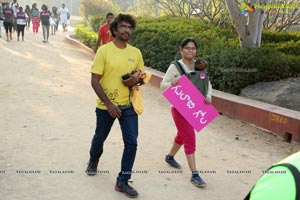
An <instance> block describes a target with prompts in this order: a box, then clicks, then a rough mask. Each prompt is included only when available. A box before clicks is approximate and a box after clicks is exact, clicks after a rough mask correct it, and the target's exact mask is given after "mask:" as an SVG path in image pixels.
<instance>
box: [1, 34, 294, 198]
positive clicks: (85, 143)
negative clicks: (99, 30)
mask: <svg viewBox="0 0 300 200" xmlns="http://www.w3.org/2000/svg"><path fill="white" fill-rule="evenodd" d="M67 34H70V32H68V33H62V31H61V30H59V32H58V33H57V35H55V36H51V37H50V39H49V43H48V44H44V43H42V36H41V33H39V35H33V34H32V32H31V31H26V35H25V41H24V42H17V41H16V40H15V38H16V37H15V36H14V40H13V41H11V42H9V43H7V42H6V41H5V40H3V38H2V39H0V49H1V54H0V62H1V64H0V71H1V79H0V113H1V115H0V196H1V200H12V199H13V200H48V199H49V200H71V199H72V200H86V199H91V200H99V199H103V200H119V199H127V198H126V197H124V195H122V194H120V193H118V192H115V191H114V184H115V177H116V174H117V173H118V171H119V167H120V156H121V152H122V140H121V136H120V128H119V125H118V123H115V124H114V127H113V129H112V132H111V134H110V136H109V138H108V140H107V142H106V145H105V151H104V155H103V157H102V159H101V162H100V164H99V170H100V171H99V174H98V175H97V176H95V177H89V176H86V175H85V173H84V171H85V168H86V162H87V160H88V150H89V146H90V141H91V138H92V136H93V131H94V128H95V114H94V109H95V107H94V106H95V98H96V96H95V94H94V92H93V90H92V89H91V87H90V74H89V70H90V67H91V64H92V60H93V54H91V53H90V52H88V51H87V50H86V49H84V48H81V47H79V46H74V45H72V44H70V43H68V42H66V35H67ZM142 92H143V97H144V104H145V112H144V114H143V115H142V116H141V117H140V136H139V146H138V154H137V158H136V163H135V166H134V172H135V174H134V175H133V177H132V181H133V185H134V187H135V188H136V189H137V190H138V191H139V193H140V196H139V199H143V200H150V199H151V200H152V199H155V200H156V199H157V200H169V199H186V200H192V199H206V200H220V199H222V200H235V199H242V198H243V197H244V196H245V195H246V193H247V192H248V191H249V189H250V188H251V187H252V185H253V184H254V182H255V181H256V180H257V178H258V177H259V176H261V174H262V170H264V169H266V168H268V167H269V166H270V165H272V164H273V163H275V162H277V161H279V160H281V159H283V158H284V157H286V156H288V155H289V154H292V153H294V152H297V151H299V149H300V145H299V144H288V143H285V142H282V141H281V140H280V139H278V138H276V137H275V136H273V135H271V134H268V133H266V132H264V131H262V130H259V129H257V128H255V127H252V126H250V125H248V124H245V123H241V122H239V121H236V120H234V119H230V118H228V117H226V116H220V117H219V118H217V119H216V120H215V121H214V122H212V124H210V125H209V126H208V127H207V128H205V129H204V130H203V131H202V132H201V133H199V134H197V147H198V149H197V152H196V158H197V165H198V167H199V170H201V171H202V172H203V174H202V176H203V178H204V180H205V181H206V182H207V184H208V185H207V187H206V188H205V189H198V188H195V187H194V186H193V185H192V184H190V182H189V177H190V172H189V170H188V166H187V162H186V160H185V156H184V154H183V151H182V150H181V151H180V152H179V154H178V156H177V160H178V161H179V162H180V163H181V164H182V166H183V168H182V171H179V172H181V173H179V172H178V171H174V170H173V169H171V168H170V167H169V166H168V165H167V164H165V163H164V155H165V154H166V153H168V150H169V148H170V146H171V144H172V138H173V136H174V134H175V132H176V130H175V127H174V124H173V121H172V118H171V115H170V107H169V104H168V102H167V101H166V100H165V99H164V98H163V97H162V95H161V91H160V90H159V89H158V88H156V87H153V86H151V85H146V86H143V88H142Z"/></svg>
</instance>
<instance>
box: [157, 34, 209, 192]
mask: <svg viewBox="0 0 300 200" xmlns="http://www.w3.org/2000/svg"><path fill="white" fill-rule="evenodd" d="M197 48H198V45H197V43H196V41H195V40H194V39H193V38H186V39H184V40H183V41H182V42H181V44H180V49H179V51H180V54H181V57H182V59H181V60H179V61H177V64H178V65H181V67H182V69H183V70H184V71H185V72H186V73H189V72H192V71H195V66H194V65H195V60H194V58H195V56H196V55H197ZM181 75H182V74H181V73H180V72H179V71H178V69H177V67H176V65H175V64H173V63H172V64H171V65H170V66H169V68H168V70H167V72H166V74H165V76H164V78H163V80H162V82H161V85H160V88H161V89H162V90H164V89H166V88H167V87H169V86H171V85H173V86H175V85H177V84H178V79H179V78H180V76H181ZM206 78H208V77H207V76H206ZM207 81H208V84H207V85H206V87H208V88H205V89H204V90H205V91H207V92H206V93H202V94H203V95H204V96H205V97H206V99H205V103H211V92H212V86H211V84H210V82H209V80H208V79H207ZM201 92H202V91H201ZM171 113H172V117H173V120H174V122H175V125H176V128H177V135H176V136H175V138H174V143H173V145H172V147H171V149H170V152H169V154H168V155H166V157H165V161H166V162H167V163H168V164H169V165H171V166H172V167H174V168H180V167H181V166H180V164H179V163H177V162H176V161H175V159H174V156H175V155H176V153H177V152H178V150H179V149H180V148H181V146H182V145H183V147H184V152H185V155H186V158H187V162H188V165H189V168H190V170H191V172H192V176H191V182H192V184H193V185H195V186H197V187H205V186H206V183H205V182H204V181H203V180H202V178H201V177H200V176H199V171H197V168H196V161H195V151H196V134H195V130H194V128H193V127H192V126H191V125H190V124H189V122H188V121H187V120H186V119H185V118H184V117H183V116H182V115H181V114H180V113H179V112H178V111H177V109H176V108H174V107H172V108H171Z"/></svg>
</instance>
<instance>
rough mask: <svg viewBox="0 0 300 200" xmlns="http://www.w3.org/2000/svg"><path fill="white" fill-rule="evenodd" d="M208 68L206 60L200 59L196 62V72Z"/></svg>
mask: <svg viewBox="0 0 300 200" xmlns="http://www.w3.org/2000/svg"><path fill="white" fill-rule="evenodd" d="M206 68H207V62H206V61H205V60H204V58H198V59H197V60H196V61H195V70H196V71H203V70H205V69H206Z"/></svg>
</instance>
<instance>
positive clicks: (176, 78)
mask: <svg viewBox="0 0 300 200" xmlns="http://www.w3.org/2000/svg"><path fill="white" fill-rule="evenodd" d="M179 78H180V77H177V76H175V78H174V79H173V80H172V82H171V85H172V86H176V85H178V82H179V81H178V80H179Z"/></svg>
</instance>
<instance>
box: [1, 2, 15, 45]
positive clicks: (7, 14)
mask: <svg viewBox="0 0 300 200" xmlns="http://www.w3.org/2000/svg"><path fill="white" fill-rule="evenodd" d="M3 18H4V20H3V25H4V28H5V33H6V41H7V42H9V40H12V27H13V22H14V11H13V9H11V8H10V7H9V3H8V2H7V3H6V4H5V7H4V9H3Z"/></svg>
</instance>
